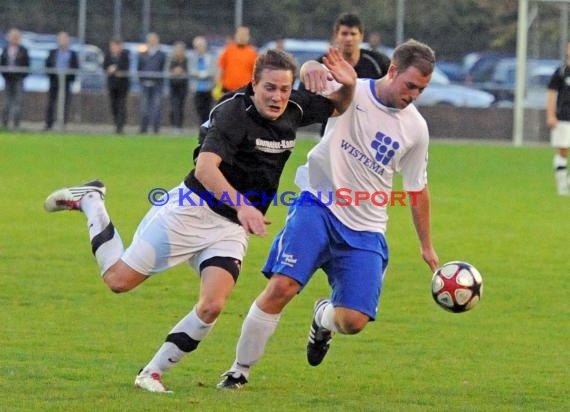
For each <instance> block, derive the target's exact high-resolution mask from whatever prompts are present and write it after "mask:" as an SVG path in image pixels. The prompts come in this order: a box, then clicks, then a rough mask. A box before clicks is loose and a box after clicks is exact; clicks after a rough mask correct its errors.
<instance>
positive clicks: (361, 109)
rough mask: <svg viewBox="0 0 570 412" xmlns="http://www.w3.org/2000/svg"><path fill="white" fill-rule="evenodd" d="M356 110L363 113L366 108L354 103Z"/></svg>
mask: <svg viewBox="0 0 570 412" xmlns="http://www.w3.org/2000/svg"><path fill="white" fill-rule="evenodd" d="M356 110H358V111H359V112H364V113H366V110H364V109H363V108H361V107H360V106H359V105H356Z"/></svg>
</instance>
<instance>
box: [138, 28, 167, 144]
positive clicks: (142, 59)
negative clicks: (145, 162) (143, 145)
mask: <svg viewBox="0 0 570 412" xmlns="http://www.w3.org/2000/svg"><path fill="white" fill-rule="evenodd" d="M146 46H147V49H146V50H145V51H143V52H141V53H139V59H138V67H137V70H138V72H139V78H140V82H141V86H142V94H141V98H142V101H141V125H140V126H141V127H140V132H141V133H146V132H147V131H148V126H149V124H150V123H151V121H152V127H153V130H154V133H158V132H159V131H160V109H161V99H162V85H163V77H162V76H163V72H164V66H165V64H166V54H164V52H163V51H161V50H160V38H159V37H158V34H156V33H149V34H148V35H147V36H146Z"/></svg>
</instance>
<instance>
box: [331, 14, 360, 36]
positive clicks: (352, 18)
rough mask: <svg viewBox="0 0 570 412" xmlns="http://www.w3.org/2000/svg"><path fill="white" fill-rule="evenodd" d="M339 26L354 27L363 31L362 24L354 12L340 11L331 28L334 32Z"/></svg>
mask: <svg viewBox="0 0 570 412" xmlns="http://www.w3.org/2000/svg"><path fill="white" fill-rule="evenodd" d="M340 26H347V27H356V28H357V29H358V30H359V31H360V33H364V25H363V24H362V21H361V20H360V17H358V15H357V14H355V13H342V14H341V15H340V16H338V18H337V19H336V21H335V22H334V26H333V30H334V32H335V33H337V32H338V30H339V29H340Z"/></svg>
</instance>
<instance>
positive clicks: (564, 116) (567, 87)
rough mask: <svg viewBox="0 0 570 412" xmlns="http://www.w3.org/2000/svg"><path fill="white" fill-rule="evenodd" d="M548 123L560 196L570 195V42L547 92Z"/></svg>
mask: <svg viewBox="0 0 570 412" xmlns="http://www.w3.org/2000/svg"><path fill="white" fill-rule="evenodd" d="M546 124H547V126H548V127H549V128H550V129H551V132H550V142H551V144H552V146H553V147H554V148H555V150H556V153H555V154H554V159H553V166H554V177H555V180H556V188H557V189H558V194H559V195H560V196H569V195H570V190H569V185H570V183H569V182H568V147H570V43H568V45H567V50H566V63H565V64H563V65H562V66H561V67H559V68H557V69H556V71H555V72H554V73H553V74H552V77H551V78H550V82H549V83H548V91H547V93H546Z"/></svg>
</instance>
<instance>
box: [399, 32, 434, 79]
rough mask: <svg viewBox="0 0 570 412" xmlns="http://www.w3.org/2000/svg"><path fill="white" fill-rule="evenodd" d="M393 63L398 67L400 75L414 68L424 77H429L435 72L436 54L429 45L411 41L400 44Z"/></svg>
mask: <svg viewBox="0 0 570 412" xmlns="http://www.w3.org/2000/svg"><path fill="white" fill-rule="evenodd" d="M392 63H393V64H394V65H395V66H396V67H397V69H398V73H402V72H404V71H406V70H407V69H408V67H410V66H413V67H415V68H417V69H418V70H419V71H420V72H421V73H422V75H424V76H427V75H429V74H431V73H432V72H433V68H434V66H435V53H434V51H433V49H432V48H431V47H429V46H428V45H427V44H424V43H422V42H419V41H417V40H414V39H410V40H407V41H405V42H404V43H402V44H400V45H399V46H398V47H396V50H394V55H393V56H392Z"/></svg>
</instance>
